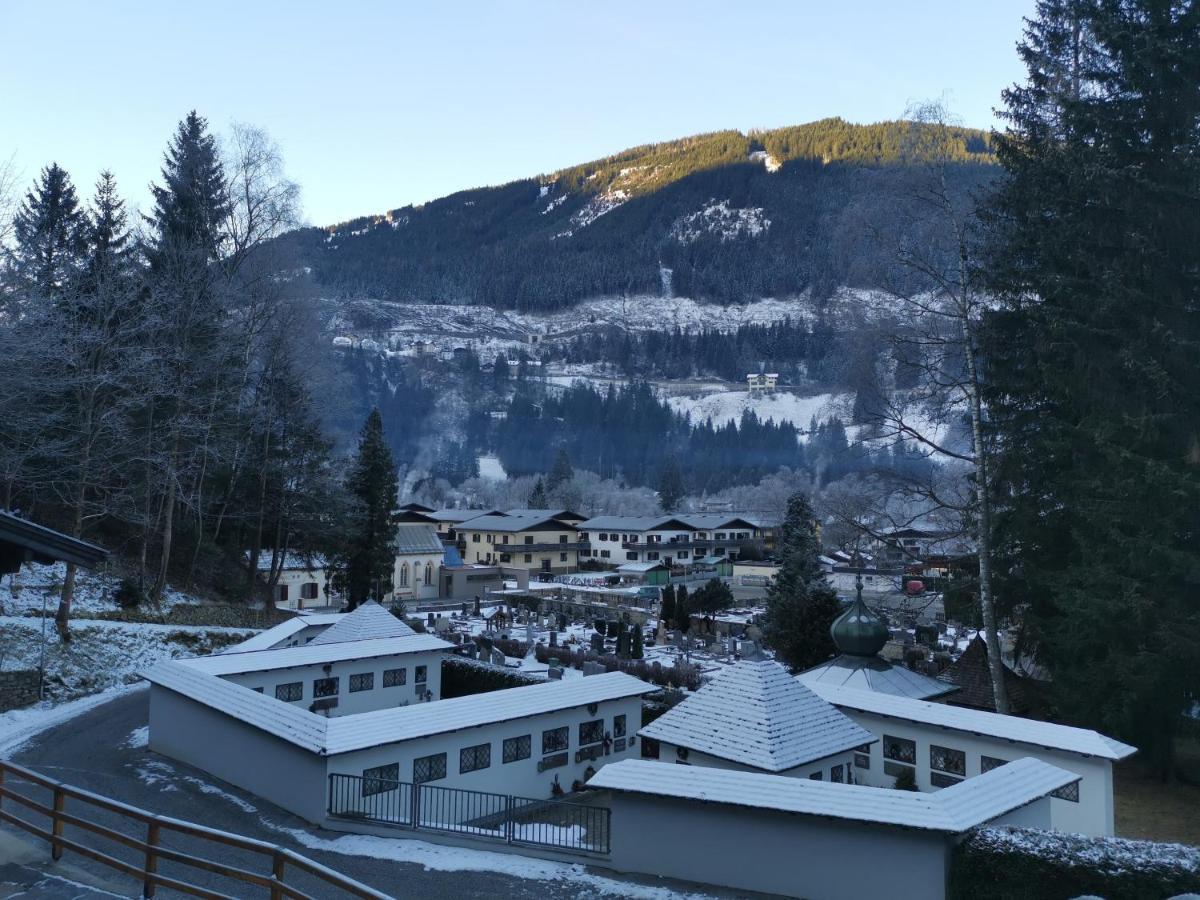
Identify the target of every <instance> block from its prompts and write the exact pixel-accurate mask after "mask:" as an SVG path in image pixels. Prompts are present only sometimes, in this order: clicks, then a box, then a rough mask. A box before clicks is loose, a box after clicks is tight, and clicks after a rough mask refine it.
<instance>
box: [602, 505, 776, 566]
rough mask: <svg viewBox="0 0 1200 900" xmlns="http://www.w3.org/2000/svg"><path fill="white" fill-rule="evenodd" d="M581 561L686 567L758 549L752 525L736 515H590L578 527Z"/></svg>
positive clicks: (759, 543) (754, 524) (756, 526)
mask: <svg viewBox="0 0 1200 900" xmlns="http://www.w3.org/2000/svg"><path fill="white" fill-rule="evenodd" d="M578 527H579V539H580V541H582V542H585V543H586V544H587V545H588V546H587V549H586V550H585V551H584V552H583V555H584V557H585V558H591V559H594V560H597V561H599V562H601V563H608V564H610V565H614V566H618V565H622V564H623V563H627V562H662V563H664V564H666V565H668V566H672V565H692V564H694V563H695V562H696V561H697V560H699V559H703V558H704V557H706V556H724V557H728V558H729V559H737V557H738V554H739V553H740V552H741V547H742V546H743V545H744V544H754V545H756V547H758V548H760V549H761V547H762V530H761V527H760V526H759V524H758V523H757V521H755V520H753V519H751V518H748V517H746V516H742V515H726V514H721V513H686V514H679V515H663V516H596V517H594V518H591V519H585V520H584V521H582V522H580V523H578Z"/></svg>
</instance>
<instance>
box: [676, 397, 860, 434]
mask: <svg viewBox="0 0 1200 900" xmlns="http://www.w3.org/2000/svg"><path fill="white" fill-rule="evenodd" d="M665 399H666V401H667V404H668V405H669V406H670V407H671V409H673V410H675V411H676V412H681V413H687V414H688V415H689V416H691V418H692V421H693V422H695V423H700V422H703V421H704V420H706V419H712V421H713V424H714V425H725V424H727V423H729V422H734V423H736V422H738V421H740V420H741V418H742V414H743V413H745V412H753V413H754V414H755V415H756V416H758V418H759V419H761V420H763V421H766V420H767V419H774V420H775V421H776V422H791V423H792V424H793V425H795V426H796V427H797V428H799V429H801V430H807V429H808V426H809V423H810V422H811V421H812V418H813V416H816V417H817V419H818V420H823V419H826V418H829V417H830V416H832V415H834V414H835V413H836V412H838V411H839V409H840V408H841V407H842V406H843V405H844V404H845V403H846V401H847V399H850V400H853V395H850V394H814V395H812V396H808V397H803V396H801V395H799V394H793V393H791V392H790V391H775V392H774V393H770V394H757V393H755V394H752V393H750V392H749V391H720V392H716V393H711V394H705V395H703V396H700V397H687V396H674V397H667V398H665Z"/></svg>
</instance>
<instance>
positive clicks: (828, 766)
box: [658, 741, 855, 781]
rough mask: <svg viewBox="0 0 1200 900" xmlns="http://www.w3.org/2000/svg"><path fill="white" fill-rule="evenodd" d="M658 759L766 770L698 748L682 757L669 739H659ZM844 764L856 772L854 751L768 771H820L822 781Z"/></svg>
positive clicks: (803, 774) (791, 774)
mask: <svg viewBox="0 0 1200 900" xmlns="http://www.w3.org/2000/svg"><path fill="white" fill-rule="evenodd" d="M658 745H659V752H658V760H659V762H664V763H676V764H678V763H687V764H688V765H692V766H707V767H708V768H712V769H733V770H735V771H738V772H760V773H762V772H766V770H765V769H756V768H754V767H753V766H747V765H744V764H742V763H737V762H733V761H731V760H728V759H722V758H721V757H719V756H711V755H709V754H707V753H701V752H699V751H698V750H688V753H687V758H686V759H682V758H681V757H680V756H679V752H678V749H677V748H676V746H675V745H674V744H671V743H668V742H667V741H659V742H658ZM838 765H840V766H842V767H843V771H844V772H849V773H850V775H851V777H853V774H854V772H855V769H854V752H853V751H847V752H845V753H836V754H834V755H833V756H828V757H826V758H824V759H817V760H813V761H812V762H810V763H806V764H804V765H802V766H797V767H796V768H794V769H788V770H787V771H784V772H768V773H767V774H770V775H781V776H783V777H785V778H808V777H809V776H811V775H813V774H815V773H820V775H821V780H822V781H829V780H831V770H832V769H833V767H834V766H838Z"/></svg>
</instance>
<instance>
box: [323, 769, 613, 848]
mask: <svg viewBox="0 0 1200 900" xmlns="http://www.w3.org/2000/svg"><path fill="white" fill-rule="evenodd" d="M329 814H330V815H331V816H336V817H337V818H339V819H358V820H361V821H364V822H370V823H372V824H376V825H392V826H397V827H401V828H412V829H415V830H427V831H446V832H452V833H455V834H469V835H474V836H476V837H482V838H490V839H492V840H498V841H504V842H505V843H508V844H530V845H535V846H543V847H557V848H560V849H564V850H582V851H585V852H588V853H604V854H607V853H608V852H609V821H610V815H611V813H610V810H609V809H608V808H606V807H603V806H591V805H589V804H586V803H576V802H573V801H569V800H534V799H532V798H529V797H514V796H512V795H509V794H491V793H487V792H485V791H468V790H463V789H462V788H449V787H440V786H438V785H434V784H412V783H410V782H407V781H390V780H387V779H381V778H363V777H361V776H358V775H336V774H335V775H330V776H329Z"/></svg>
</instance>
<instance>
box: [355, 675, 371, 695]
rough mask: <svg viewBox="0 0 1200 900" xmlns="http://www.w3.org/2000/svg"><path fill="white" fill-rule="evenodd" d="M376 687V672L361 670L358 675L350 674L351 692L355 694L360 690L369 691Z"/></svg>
mask: <svg viewBox="0 0 1200 900" xmlns="http://www.w3.org/2000/svg"><path fill="white" fill-rule="evenodd" d="M374 687H375V673H374V672H360V673H359V674H357V675H351V676H350V693H352V694H355V693H358V692H359V691H369V690H371V689H372V688H374Z"/></svg>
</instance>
